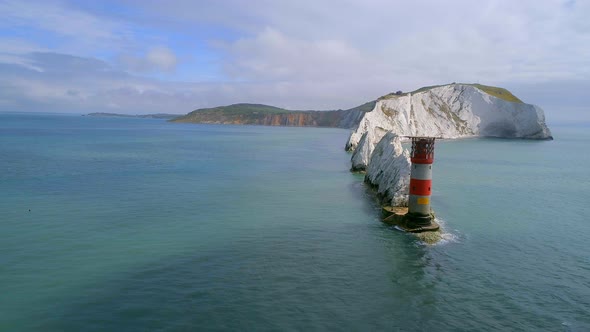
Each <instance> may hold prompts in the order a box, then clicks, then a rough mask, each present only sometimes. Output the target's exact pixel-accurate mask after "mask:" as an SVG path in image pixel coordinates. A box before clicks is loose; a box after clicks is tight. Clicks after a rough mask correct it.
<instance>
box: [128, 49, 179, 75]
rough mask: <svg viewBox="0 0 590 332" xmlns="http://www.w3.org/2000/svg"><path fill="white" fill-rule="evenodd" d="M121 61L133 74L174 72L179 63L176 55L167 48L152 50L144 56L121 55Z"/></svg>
mask: <svg viewBox="0 0 590 332" xmlns="http://www.w3.org/2000/svg"><path fill="white" fill-rule="evenodd" d="M119 61H120V63H121V64H122V65H123V66H124V68H126V69H128V70H130V71H132V72H152V71H164V72H173V71H174V70H175V68H176V64H177V63H178V60H177V58H176V55H174V53H173V52H172V50H171V49H169V48H167V47H165V46H158V47H154V48H151V49H150V50H148V51H147V53H146V54H145V55H144V56H133V55H121V56H120V57H119Z"/></svg>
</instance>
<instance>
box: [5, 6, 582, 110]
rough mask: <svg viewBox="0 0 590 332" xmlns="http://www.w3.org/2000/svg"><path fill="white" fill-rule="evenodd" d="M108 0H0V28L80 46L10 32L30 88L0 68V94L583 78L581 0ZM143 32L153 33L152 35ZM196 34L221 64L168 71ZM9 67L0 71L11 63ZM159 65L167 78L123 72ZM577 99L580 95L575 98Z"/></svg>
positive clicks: (292, 90)
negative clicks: (114, 9) (89, 4)
mask: <svg viewBox="0 0 590 332" xmlns="http://www.w3.org/2000/svg"><path fill="white" fill-rule="evenodd" d="M117 5H121V6H128V7H126V8H127V9H128V10H129V12H127V13H126V14H124V16H116V17H115V16H114V15H112V16H108V15H109V14H108V13H106V12H102V13H100V15H99V14H97V13H93V12H91V11H90V10H89V9H86V10H82V9H79V8H78V7H75V6H72V5H68V4H67V3H64V2H53V1H51V2H47V1H46V2H29V1H27V2H22V1H12V0H9V1H3V2H2V1H1V0H0V13H1V14H2V17H3V20H2V21H1V22H0V27H5V28H7V27H8V28H13V29H18V28H20V27H23V28H26V27H34V28H35V29H42V30H46V31H50V32H52V33H53V34H55V35H56V36H58V37H60V38H62V39H63V40H59V41H58V42H57V43H56V44H57V46H52V47H51V51H53V52H56V53H64V54H74V55H78V56H80V57H79V58H78V59H77V60H75V61H74V59H70V60H71V61H70V60H68V61H70V62H67V61H66V62H67V65H63V64H61V67H60V66H58V65H57V63H54V62H55V61H56V59H53V60H52V58H51V56H50V55H48V54H45V55H43V56H41V58H42V59H40V58H35V57H31V56H30V53H31V52H38V51H45V52H47V51H48V49H47V47H41V46H40V45H37V44H38V43H35V42H34V41H32V40H21V41H20V42H22V45H19V41H18V40H16V39H15V40H13V42H12V43H10V44H7V43H6V44H5V43H2V41H1V40H0V63H2V62H3V63H5V64H12V65H16V67H18V68H28V69H29V70H28V71H26V74H25V73H20V74H18V75H17V76H18V78H21V79H26V80H28V82H30V84H31V86H33V87H34V90H35V91H37V92H36V94H27V93H24V92H23V93H20V94H19V93H15V91H19V89H26V84H25V83H22V82H21V83H22V84H21V85H18V86H16V85H14V84H12V85H10V84H11V83H10V81H9V78H8V77H12V76H9V75H0V83H2V84H3V86H4V87H6V89H7V90H6V91H9V90H10V94H8V93H4V94H3V97H2V98H4V99H3V100H4V104H6V101H7V100H10V98H12V99H14V100H16V99H17V97H15V96H20V97H19V98H22V100H25V99H26V98H29V99H30V100H33V101H35V102H39V103H43V102H44V101H43V98H42V97H41V96H43V93H44V94H45V97H46V98H47V100H58V99H59V100H61V101H60V103H62V104H63V105H69V106H68V107H70V108H71V109H76V107H79V108H84V109H87V108H88V107H98V108H99V107H101V105H103V107H106V108H108V107H109V105H117V107H120V109H121V110H122V111H123V110H125V109H126V108H129V109H132V108H133V107H135V105H140V108H141V109H142V110H144V111H146V112H147V111H148V110H149V111H151V112H153V111H156V112H159V111H169V108H174V109H175V111H174V112H186V111H189V110H192V109H194V108H197V107H205V106H215V105H219V104H229V103H233V102H260V103H269V104H275V105H277V106H284V107H290V108H296V109H310V108H317V109H333V108H348V107H352V106H355V105H357V104H360V103H362V102H365V101H367V100H370V99H373V98H375V97H378V96H379V95H381V94H384V93H387V92H390V91H395V90H404V91H407V90H411V89H415V88H418V87H420V86H424V85H430V84H440V83H445V82H452V81H456V82H480V83H484V84H496V85H503V86H508V87H510V86H512V87H514V89H515V90H514V91H513V92H515V93H516V94H517V95H518V93H519V89H522V91H523V92H524V93H526V94H527V96H530V97H527V101H529V102H533V103H535V102H536V100H535V97H534V91H536V90H535V89H534V88H530V87H534V86H535V85H536V84H540V83H543V84H549V85H551V84H554V85H556V86H558V85H562V84H563V82H577V83H576V84H577V85H574V86H572V87H571V89H573V90H576V87H583V86H588V85H587V82H590V60H588V56H587V54H589V53H590V46H589V45H590V23H589V22H590V21H589V20H587V18H586V14H587V13H588V12H590V2H587V1H577V2H566V1H560V0H547V1H531V0H523V1H511V0H490V1H485V2H480V1H471V0H453V1H425V0H417V1H403V2H402V1H390V0H365V1H351V0H348V1H341V0H338V1H336V0H323V1H312V0H300V1H273V0H261V1H255V2H244V1H240V0H226V1H216V2H210V1H208V2H202V1H190V0H175V1H169V2H145V1H138V0H137V1H136V0H127V1H125V0H121V1H118V2H117ZM105 6H107V7H108V4H107V5H105ZM122 17H124V19H123V18H122ZM4 18H5V19H4ZM144 29H145V31H148V32H145V31H144ZM142 31H143V32H142ZM153 31H156V32H157V33H159V34H160V37H158V38H156V37H153V38H152V36H151V32H153ZM140 32H142V33H141V36H140ZM166 34H173V35H174V36H180V37H182V38H177V39H172V38H171V39H170V40H174V41H175V42H178V41H179V40H181V41H182V43H184V44H183V45H184V46H183V47H185V48H184V50H183V51H182V52H180V51H179V49H178V48H177V45H172V44H170V43H169V41H168V40H167V38H163V37H162V36H164V35H166ZM197 36H198V37H197ZM150 38H152V39H150ZM195 38H196V39H195ZM146 40H149V41H150V42H149V43H148V42H146ZM154 41H156V42H154ZM205 42H208V44H207V45H210V47H211V49H209V51H210V52H211V54H213V57H215V59H214V60H212V61H210V63H208V65H210V66H218V67H219V68H221V71H222V72H221V75H211V77H214V80H215V81H208V82H186V83H180V82H176V83H174V82H173V81H174V77H175V76H174V75H175V74H176V73H178V72H181V71H182V72H183V74H184V75H183V77H191V75H190V73H189V74H187V73H186V72H185V71H184V70H186V68H187V67H183V66H185V65H186V63H185V62H187V61H186V60H187V59H197V60H195V61H199V60H200V59H202V58H203V57H201V54H198V53H197V54H189V53H190V52H189V51H188V50H189V49H190V47H191V45H194V44H197V43H203V44H205ZM153 45H161V46H156V47H154V46H153ZM173 47H174V48H173ZM3 50H4V51H3ZM93 52H96V53H97V54H102V53H105V52H106V53H108V54H110V55H111V56H112V58H109V57H108V56H103V57H102V59H103V60H105V61H110V60H113V59H115V60H114V61H116V62H117V63H107V62H105V61H98V62H93V61H84V59H86V60H91V59H89V58H92V57H94V56H95V55H94V53H93ZM187 55H188V56H187ZM209 55H210V54H209ZM179 58H180V59H182V61H179V60H178V59H179ZM62 60H63V59H62ZM52 61H53V62H52ZM52 63H53V65H52ZM117 65H118V66H117ZM16 67H13V66H12V67H11V66H9V67H3V68H4V69H3V71H2V72H0V73H4V71H8V72H12V73H13V74H14V73H15V70H16V69H15V68H16ZM115 67H117V68H120V69H122V70H121V71H117V70H115V69H114V68H115ZM93 68H94V69H93ZM194 68H196V69H195V70H196V71H195V73H194V77H199V76H200V75H199V72H198V70H199V68H198V66H196V65H195V66H194ZM194 68H192V67H191V69H194ZM98 69H100V70H98ZM35 70H36V71H37V72H36V73H35ZM60 73H61V77H60ZM64 73H67V75H64ZM129 73H134V74H133V75H132V74H129ZM159 74H161V75H167V76H166V79H167V80H168V82H161V81H157V80H154V79H147V78H142V77H138V76H134V75H155V76H158V75H159ZM11 75H12V74H11ZM14 75H16V74H14ZM19 75H20V76H19ZM65 77H67V79H66V78H65ZM27 84H28V83H27ZM45 85H47V86H48V87H47V88H44V86H45ZM9 88H10V89H9ZM8 89H9V90H8ZM55 89H58V91H57V92H56V91H55ZM571 89H570V90H571ZM547 90H550V89H549V88H546V89H545V90H544V91H547ZM68 91H69V93H68ZM72 91H76V93H72ZM531 91H532V92H531ZM580 91H581V88H580ZM529 93H530V94H529ZM564 93H567V91H564ZM62 95H63V98H62V97H59V96H62ZM7 98H8V99H7ZM60 98H61V99H60ZM538 98H539V100H541V101H544V100H545V99H543V98H542V96H541V95H539V97H538ZM576 100H578V102H579V103H580V104H582V103H586V104H588V99H587V98H586V99H580V98H577V99H576ZM76 101H79V103H78V104H77V103H76ZM14 102H15V103H17V104H18V102H17V101H14ZM62 104H60V105H62ZM541 106H543V105H542V104H541ZM138 107H139V106H138ZM158 108H159V109H158Z"/></svg>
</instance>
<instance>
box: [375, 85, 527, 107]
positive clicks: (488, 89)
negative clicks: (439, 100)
mask: <svg viewBox="0 0 590 332" xmlns="http://www.w3.org/2000/svg"><path fill="white" fill-rule="evenodd" d="M454 84H457V85H467V86H472V87H475V88H478V89H480V90H481V91H483V92H485V93H487V94H489V95H491V96H494V97H496V98H500V99H503V100H506V101H510V102H514V103H522V100H520V99H518V98H517V97H516V96H515V95H513V94H512V93H511V92H510V91H508V90H506V89H504V88H499V87H495V86H489V85H483V84H478V83H451V84H441V85H431V86H425V87H421V88H420V89H417V90H414V91H411V92H405V93H401V92H392V93H390V94H387V95H385V96H382V97H380V98H379V100H381V99H389V98H395V97H401V96H407V95H408V94H417V93H420V92H425V91H428V90H431V89H434V88H440V87H442V86H447V85H454Z"/></svg>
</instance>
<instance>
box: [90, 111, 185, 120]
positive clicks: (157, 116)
mask: <svg viewBox="0 0 590 332" xmlns="http://www.w3.org/2000/svg"><path fill="white" fill-rule="evenodd" d="M86 115H87V116H104V117H110V116H115V117H121V118H143V119H173V118H176V117H179V116H181V114H168V113H156V114H119V113H105V112H95V113H89V114H86Z"/></svg>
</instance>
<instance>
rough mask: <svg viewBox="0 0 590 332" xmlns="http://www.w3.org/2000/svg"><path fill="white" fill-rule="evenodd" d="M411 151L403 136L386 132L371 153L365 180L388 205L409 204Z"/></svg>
mask: <svg viewBox="0 0 590 332" xmlns="http://www.w3.org/2000/svg"><path fill="white" fill-rule="evenodd" d="M410 166H411V164H410V153H409V152H408V150H405V149H404V148H403V147H402V143H401V137H399V136H397V135H395V134H394V133H392V132H388V133H386V134H385V135H384V136H383V138H382V139H381V140H380V141H379V144H377V146H375V149H374V151H373V153H372V155H371V160H370V162H369V167H368V168H367V175H366V176H365V181H366V182H368V183H370V184H372V185H374V186H375V187H376V189H377V193H378V194H379V196H380V197H381V200H382V202H383V203H385V204H386V205H391V206H407V205H408V191H409V185H410Z"/></svg>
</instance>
